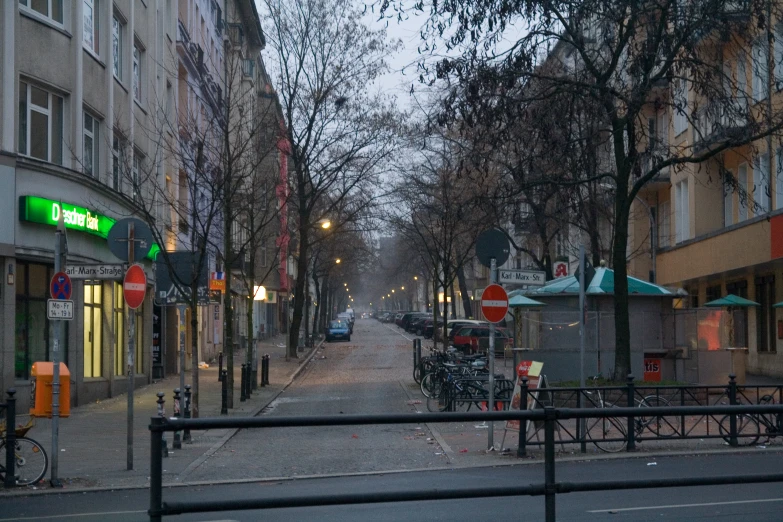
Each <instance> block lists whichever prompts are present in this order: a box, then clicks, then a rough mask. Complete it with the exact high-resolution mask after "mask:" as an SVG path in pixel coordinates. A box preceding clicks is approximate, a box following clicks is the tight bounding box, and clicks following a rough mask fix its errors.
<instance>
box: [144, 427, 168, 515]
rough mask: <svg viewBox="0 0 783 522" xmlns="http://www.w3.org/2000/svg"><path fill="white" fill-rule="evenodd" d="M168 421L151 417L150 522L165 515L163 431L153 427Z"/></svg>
mask: <svg viewBox="0 0 783 522" xmlns="http://www.w3.org/2000/svg"><path fill="white" fill-rule="evenodd" d="M164 422H166V419H164V418H163V417H152V418H151V419H150V424H151V426H150V428H151V429H150V509H149V511H148V512H147V513H148V515H149V517H150V522H161V520H163V517H162V516H161V511H163V432H162V431H159V430H156V429H152V428H155V427H157V426H160V425H162V424H163V423H164Z"/></svg>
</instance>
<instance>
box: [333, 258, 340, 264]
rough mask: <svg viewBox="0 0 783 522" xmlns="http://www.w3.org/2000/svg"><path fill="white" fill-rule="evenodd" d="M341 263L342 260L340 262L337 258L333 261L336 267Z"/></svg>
mask: <svg viewBox="0 0 783 522" xmlns="http://www.w3.org/2000/svg"><path fill="white" fill-rule="evenodd" d="M341 261H342V260H341V259H340V258H339V257H338V258H337V259H335V260H334V262H335V264H338V265H339V264H340V262H341Z"/></svg>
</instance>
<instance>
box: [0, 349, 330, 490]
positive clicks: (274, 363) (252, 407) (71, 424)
mask: <svg viewBox="0 0 783 522" xmlns="http://www.w3.org/2000/svg"><path fill="white" fill-rule="evenodd" d="M314 353H315V350H314V349H313V350H310V349H308V350H306V351H305V352H300V353H299V357H300V358H299V359H292V360H289V361H286V360H285V337H284V336H282V335H280V336H277V337H275V338H272V339H268V340H266V341H264V342H262V343H260V347H259V356H260V355H262V354H269V356H270V362H269V382H270V384H269V385H268V386H265V387H259V388H258V389H257V390H256V391H254V392H253V393H252V395H251V397H250V399H248V400H247V401H244V402H240V400H239V399H240V392H239V383H240V365H241V364H242V362H244V361H245V357H244V356H245V352H244V350H241V351H239V352H236V353H235V354H234V366H235V368H234V408H232V409H229V412H228V415H229V416H253V415H257V414H258V413H259V412H261V410H262V409H263V408H264V407H266V405H267V404H269V403H270V402H271V401H272V400H274V399H275V397H277V395H279V394H280V392H281V391H282V390H283V389H285V388H286V387H287V386H288V385H289V384H290V383H291V382H292V381H293V379H294V378H295V377H296V376H297V375H298V374H299V372H300V371H302V370H303V369H304V368H305V367H306V366H307V363H308V362H309V361H310V359H311V358H312V355H313V354H314ZM224 366H225V362H224ZM260 378H261V368H260V361H259V381H260ZM191 382H192V381H191V376H190V372H189V371H188V372H186V374H185V383H186V384H191ZM174 388H179V375H172V376H170V377H167V378H166V379H163V380H160V381H156V382H154V383H153V384H150V385H148V386H144V387H142V388H138V389H136V391H135V395H134V418H133V457H134V458H133V463H134V466H133V470H131V471H128V470H127V455H128V451H127V448H128V446H127V433H128V432H127V426H128V415H127V411H128V398H127V396H126V395H124V394H123V395H120V396H118V397H114V398H111V399H107V400H103V401H99V402H96V403H93V404H88V405H85V406H81V407H79V408H74V409H72V410H71V416H70V417H68V418H63V419H61V420H60V430H59V434H60V437H59V446H60V452H59V457H60V458H59V478H60V479H61V481H62V483H63V487H64V489H67V488H85V487H87V488H119V487H133V486H136V487H138V486H145V485H147V484H148V483H149V466H150V453H149V447H150V435H149V430H148V426H149V420H150V417H153V416H155V415H156V414H157V395H156V394H157V393H158V392H164V393H165V400H166V403H165V410H166V415H169V416H170V415H172V414H173V404H174V393H173V390H174ZM199 388H200V389H199V395H200V397H199V402H200V405H199V406H200V408H199V410H200V417H217V416H219V415H220V405H221V383H220V382H219V381H218V368H217V365H215V366H210V368H207V369H200V370H199ZM25 420H26V418H25V417H22V421H25ZM51 432H52V431H51V420H50V419H36V425H35V427H34V428H33V429H32V430H31V431H30V433H29V436H30V437H31V438H33V439H35V440H37V441H38V442H40V443H41V444H42V445H43V446H44V448H46V449H47V451H48V452H49V465H50V470H49V471H48V472H47V475H46V479H47V480H42V481H41V482H40V483H39V484H38V485H37V486H36V489H48V488H50V486H49V482H48V479H49V478H50V477H51V460H52V455H51V447H52V444H51ZM235 432H236V430H208V431H204V432H202V431H194V432H192V439H193V440H192V442H191V443H189V444H187V443H184V442H183V443H182V449H181V450H174V449H172V448H173V440H172V439H173V438H172V434H166V442H167V444H168V447H169V458H166V459H164V460H163V471H164V473H163V481H164V484H167V483H168V484H171V483H177V482H182V481H185V480H186V478H187V475H188V474H189V473H190V471H192V470H193V469H195V468H196V467H198V466H199V465H200V464H201V463H202V462H204V461H205V460H206V459H208V458H209V457H210V456H211V455H212V453H214V452H215V451H217V449H219V448H220V447H221V446H222V445H223V444H225V443H226V442H227V441H228V440H229V439H230V438H231V437H232V436H233V435H234V433H235ZM215 478H216V479H219V478H220V477H215ZM19 490H22V491H24V490H25V488H19V489H18V490H17V491H19ZM6 492H7V491H6V490H3V489H0V496H1V495H3V493H6Z"/></svg>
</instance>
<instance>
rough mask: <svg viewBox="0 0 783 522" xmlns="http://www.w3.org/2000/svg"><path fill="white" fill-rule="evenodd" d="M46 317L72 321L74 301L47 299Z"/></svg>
mask: <svg viewBox="0 0 783 522" xmlns="http://www.w3.org/2000/svg"><path fill="white" fill-rule="evenodd" d="M46 317H47V318H48V319H55V320H65V321H71V320H72V319H73V301H68V300H65V299H47V301H46Z"/></svg>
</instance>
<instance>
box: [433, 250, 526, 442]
mask: <svg viewBox="0 0 783 522" xmlns="http://www.w3.org/2000/svg"><path fill="white" fill-rule="evenodd" d="M496 272H497V261H496V260H495V258H494V257H493V258H492V259H491V260H490V265H489V284H491V285H493V284H495V283H496V282H497V275H496ZM443 301H444V302H445V301H446V296H445V292H444V296H443ZM444 321H445V319H444ZM488 351H489V353H488V354H487V358H488V359H489V404H488V407H487V410H489V411H492V410H493V409H494V407H495V323H493V322H490V323H489V350H488ZM488 435H489V436H488V438H487V451H495V423H494V422H493V421H489V433H488ZM519 436H520V437H522V436H523V435H522V433H521V432H520V434H519Z"/></svg>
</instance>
